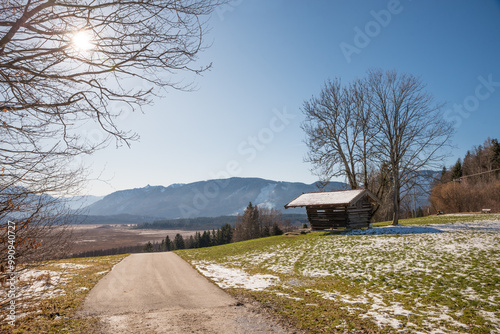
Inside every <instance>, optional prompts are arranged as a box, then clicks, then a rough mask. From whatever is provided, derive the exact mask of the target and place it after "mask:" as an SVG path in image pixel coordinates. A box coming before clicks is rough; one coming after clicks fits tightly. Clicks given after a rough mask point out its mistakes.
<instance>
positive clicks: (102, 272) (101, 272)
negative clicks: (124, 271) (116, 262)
mask: <svg viewBox="0 0 500 334" xmlns="http://www.w3.org/2000/svg"><path fill="white" fill-rule="evenodd" d="M108 272H109V270H104V271H100V272H98V273H95V275H96V276H99V275H104V274H107V273H108Z"/></svg>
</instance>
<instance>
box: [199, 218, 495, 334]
mask: <svg viewBox="0 0 500 334" xmlns="http://www.w3.org/2000/svg"><path fill="white" fill-rule="evenodd" d="M297 240H298V241H297V242H295V243H293V244H290V242H288V243H286V242H284V243H282V244H277V245H273V246H270V247H266V248H264V249H260V250H258V251H251V252H245V253H244V254H238V255H234V256H227V257H225V258H223V260H221V261H218V262H215V261H206V260H198V261H193V264H194V265H195V267H196V268H197V269H198V270H199V271H200V272H201V273H202V274H203V275H205V276H207V277H210V278H212V279H213V280H214V282H215V283H217V284H218V285H219V286H221V287H222V288H228V287H229V288H242V289H247V290H251V291H267V292H269V293H272V294H275V295H278V296H280V297H283V298H287V299H291V300H294V301H299V300H302V298H303V296H304V294H309V295H310V294H313V295H315V296H317V298H321V299H324V300H330V301H333V302H334V303H336V305H339V306H340V307H342V308H343V309H345V310H347V311H348V312H349V313H350V314H353V315H357V316H359V317H360V318H362V319H370V320H371V321H373V322H375V323H377V324H378V325H379V326H380V327H385V328H393V329H394V330H397V331H407V330H410V331H412V332H419V331H420V332H425V333H451V332H470V331H472V328H471V326H483V327H482V328H487V329H489V331H490V332H492V333H500V312H499V309H500V286H499V284H500V282H499V277H500V272H499V264H500V244H499V242H500V221H498V220H493V221H474V222H467V223H455V224H442V225H428V226H395V227H392V226H391V227H383V228H376V229H370V230H357V231H356V230H355V231H351V232H349V233H347V234H345V235H330V236H318V237H314V238H313V237H311V238H302V239H297ZM329 280H337V281H338V280H341V282H345V284H343V285H342V286H339V287H338V289H332V288H331V284H330V285H325V284H323V283H324V282H327V281H329ZM318 287H328V289H321V288H318ZM477 324H479V325H477Z"/></svg>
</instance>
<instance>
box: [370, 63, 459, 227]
mask: <svg viewBox="0 0 500 334" xmlns="http://www.w3.org/2000/svg"><path fill="white" fill-rule="evenodd" d="M366 82H367V85H368V88H369V90H370V96H371V97H372V100H371V104H372V110H373V111H374V112H373V115H372V119H371V126H372V127H373V128H376V129H379V130H380V131H379V132H378V134H377V136H375V137H374V140H375V143H376V146H377V147H376V151H377V154H378V156H379V159H381V160H382V161H384V162H386V163H387V165H388V166H389V169H390V175H391V183H392V188H393V193H392V195H393V209H394V216H393V220H392V224H393V225H397V224H398V221H399V215H400V204H401V195H402V190H403V191H410V189H412V188H413V186H414V185H416V184H418V177H419V175H420V174H419V173H418V171H420V170H422V169H424V168H438V167H440V166H441V165H442V161H443V158H444V156H443V155H442V154H441V152H442V150H441V149H442V148H443V147H444V146H445V145H446V144H447V143H448V142H449V139H450V137H451V135H452V133H453V128H452V126H451V124H450V123H448V122H446V121H445V120H444V119H443V118H442V115H441V106H440V105H438V104H436V103H435V102H434V100H433V98H432V96H431V95H430V94H429V93H427V92H426V91H425V86H424V85H423V84H422V82H421V81H420V80H419V79H417V78H416V77H414V76H412V75H410V74H398V73H397V72H396V71H382V70H372V71H369V73H368V77H367V79H366Z"/></svg>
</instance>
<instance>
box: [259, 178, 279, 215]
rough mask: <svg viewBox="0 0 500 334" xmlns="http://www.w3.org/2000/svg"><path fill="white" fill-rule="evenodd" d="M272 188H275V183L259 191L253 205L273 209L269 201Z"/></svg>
mask: <svg viewBox="0 0 500 334" xmlns="http://www.w3.org/2000/svg"><path fill="white" fill-rule="evenodd" d="M274 188H276V184H275V183H269V184H268V185H267V186H265V187H263V188H262V189H260V193H259V195H257V198H256V199H255V203H256V204H257V205H259V206H261V207H266V208H271V209H272V208H273V205H272V204H271V203H270V201H269V199H270V198H271V193H272V192H273V190H274Z"/></svg>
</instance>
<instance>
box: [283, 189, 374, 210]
mask: <svg viewBox="0 0 500 334" xmlns="http://www.w3.org/2000/svg"><path fill="white" fill-rule="evenodd" d="M365 195H368V197H370V198H371V199H372V200H373V201H374V202H380V201H379V199H378V198H377V196H375V195H374V194H373V193H372V192H371V191H369V190H367V189H351V190H339V191H324V192H311V193H303V194H302V195H300V196H298V197H297V198H295V199H294V200H292V201H290V202H289V203H288V204H286V205H285V209H288V208H295V207H304V206H321V205H350V204H351V203H355V202H357V201H358V200H359V199H361V198H362V197H363V196H365Z"/></svg>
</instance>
